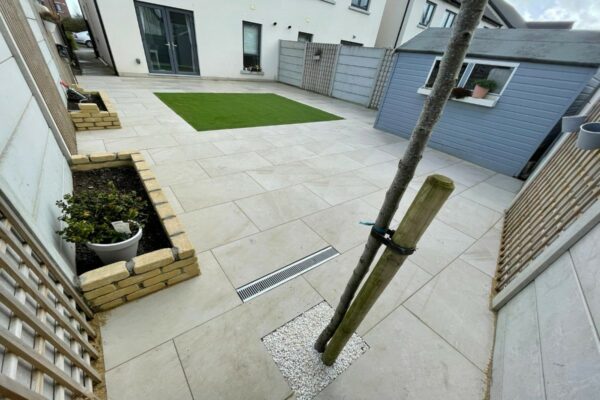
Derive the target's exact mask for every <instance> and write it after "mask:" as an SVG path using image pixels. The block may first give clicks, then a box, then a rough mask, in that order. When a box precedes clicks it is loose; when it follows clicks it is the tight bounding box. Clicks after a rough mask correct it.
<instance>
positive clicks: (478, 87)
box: [473, 79, 498, 99]
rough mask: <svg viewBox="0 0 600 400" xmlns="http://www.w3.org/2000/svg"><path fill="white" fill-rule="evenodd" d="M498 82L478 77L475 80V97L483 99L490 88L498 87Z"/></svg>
mask: <svg viewBox="0 0 600 400" xmlns="http://www.w3.org/2000/svg"><path fill="white" fill-rule="evenodd" d="M496 86H498V84H497V83H496V81H493V80H491V79H478V80H476V81H475V89H473V97H474V98H476V99H483V98H484V97H485V96H486V95H487V94H488V92H489V91H490V90H494V89H496Z"/></svg>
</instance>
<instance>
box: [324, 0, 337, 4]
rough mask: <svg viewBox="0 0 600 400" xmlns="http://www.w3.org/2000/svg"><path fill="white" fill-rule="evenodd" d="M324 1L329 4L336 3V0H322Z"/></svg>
mask: <svg viewBox="0 0 600 400" xmlns="http://www.w3.org/2000/svg"><path fill="white" fill-rule="evenodd" d="M321 1H322V2H325V3H329V4H335V0H321Z"/></svg>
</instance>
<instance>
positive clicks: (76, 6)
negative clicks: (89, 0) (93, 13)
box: [67, 0, 81, 15]
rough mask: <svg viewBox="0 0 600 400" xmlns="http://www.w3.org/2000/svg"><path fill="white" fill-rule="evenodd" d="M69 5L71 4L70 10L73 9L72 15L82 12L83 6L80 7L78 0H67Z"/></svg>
mask: <svg viewBox="0 0 600 400" xmlns="http://www.w3.org/2000/svg"><path fill="white" fill-rule="evenodd" d="M67 5H68V6H69V11H71V15H75V14H81V8H79V1H78V0H67Z"/></svg>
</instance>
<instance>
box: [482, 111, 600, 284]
mask: <svg viewBox="0 0 600 400" xmlns="http://www.w3.org/2000/svg"><path fill="white" fill-rule="evenodd" d="M598 120H600V103H597V104H595V106H594V107H593V108H592V110H591V112H590V113H589V117H588V121H598ZM565 135H567V137H566V138H565V140H564V141H562V142H561V143H560V145H559V147H558V148H557V149H556V151H555V152H554V153H553V154H551V156H550V158H549V159H548V160H547V161H546V162H545V163H544V165H543V166H542V167H541V169H540V171H539V172H538V173H537V174H536V175H535V176H534V177H533V179H532V181H531V182H529V183H528V185H527V186H526V187H525V188H524V189H523V191H522V192H521V193H519V196H518V197H517V198H516V199H515V201H514V202H513V204H512V205H511V207H510V208H509V209H508V210H507V211H506V215H505V218H504V227H503V231H502V242H501V247H500V253H499V257H498V267H497V271H496V277H495V281H494V295H497V294H499V293H500V292H502V291H503V290H505V289H507V287H509V285H510V284H511V282H513V280H515V279H516V278H517V277H518V276H519V274H522V273H527V272H526V269H527V268H528V266H529V265H530V264H532V263H534V262H535V261H536V258H539V257H541V255H543V254H544V251H546V250H547V249H548V248H549V246H551V245H552V244H553V242H555V241H557V240H558V239H559V238H560V237H561V235H563V234H565V230H566V229H568V228H569V227H570V226H571V225H573V224H574V223H576V222H577V221H578V219H580V217H581V216H582V215H583V214H584V213H585V212H586V211H587V210H589V209H590V208H591V207H594V208H596V207H597V204H596V203H597V201H598V198H599V197H600V150H580V149H578V148H577V147H576V146H575V143H576V141H577V132H571V133H566V134H565ZM590 211H593V210H590ZM540 269H541V268H540ZM513 286H514V285H513Z"/></svg>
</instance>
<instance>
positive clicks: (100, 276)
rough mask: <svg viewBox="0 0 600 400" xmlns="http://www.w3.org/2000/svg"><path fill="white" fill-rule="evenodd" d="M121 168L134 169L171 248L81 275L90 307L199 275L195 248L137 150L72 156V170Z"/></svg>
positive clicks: (120, 302) (109, 305)
mask: <svg viewBox="0 0 600 400" xmlns="http://www.w3.org/2000/svg"><path fill="white" fill-rule="evenodd" d="M124 166H132V167H134V168H135V169H136V171H137V173H138V176H139V177H140V179H141V180H142V183H143V186H144V188H145V189H146V191H147V192H148V197H149V198H150V200H151V202H152V204H153V206H154V209H155V211H156V214H157V215H158V218H159V219H160V221H161V224H162V226H163V229H164V230H165V232H166V233H167V236H168V237H169V240H170V242H171V246H172V247H168V248H164V249H159V250H155V251H152V252H149V253H146V254H141V255H139V256H136V257H134V258H132V259H131V260H128V261H119V262H117V263H114V264H109V265H105V266H103V267H100V268H96V269H94V270H91V271H88V272H86V273H84V274H81V275H80V276H79V284H80V288H81V290H82V291H83V297H84V298H85V299H86V301H87V302H88V304H89V305H90V307H91V308H92V310H94V311H106V310H110V309H111V308H115V307H118V306H120V305H123V304H125V303H127V302H129V301H133V300H136V299H139V298H140V297H143V296H147V295H149V294H151V293H155V292H157V291H159V290H161V289H164V288H167V287H170V286H172V285H175V284H177V283H179V282H183V281H185V280H188V279H191V278H193V277H195V276H198V275H200V266H199V265H198V258H197V257H196V256H195V255H196V251H195V249H194V247H193V245H192V243H191V242H190V240H189V238H188V236H187V234H186V233H185V231H184V229H183V227H182V225H181V223H180V221H179V218H177V217H176V216H175V212H174V211H173V208H172V207H171V205H170V204H169V202H168V200H167V197H166V196H165V194H164V193H163V191H162V188H161V187H160V184H159V182H158V180H157V179H156V175H155V174H154V172H153V171H152V170H151V169H150V166H149V165H148V164H147V163H146V161H145V159H144V156H143V155H142V154H141V153H139V152H137V151H120V152H118V153H93V154H88V155H80V154H77V155H73V156H72V157H71V170H73V171H88V170H91V169H99V168H114V167H124Z"/></svg>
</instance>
